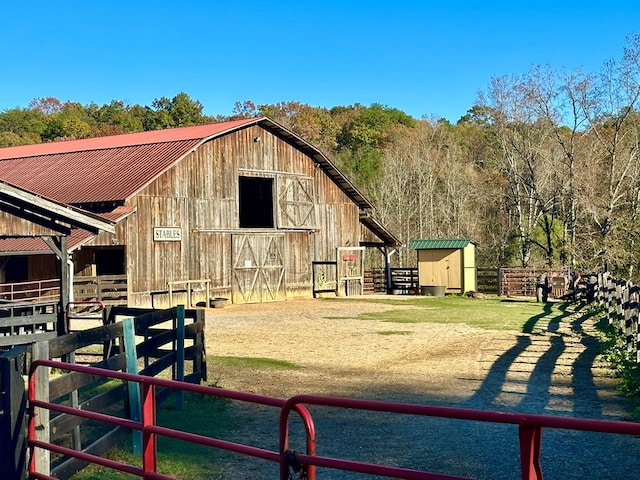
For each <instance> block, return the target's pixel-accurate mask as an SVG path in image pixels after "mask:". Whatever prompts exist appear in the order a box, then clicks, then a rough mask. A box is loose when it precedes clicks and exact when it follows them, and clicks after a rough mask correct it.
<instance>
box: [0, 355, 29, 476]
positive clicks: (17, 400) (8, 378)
mask: <svg viewBox="0 0 640 480" xmlns="http://www.w3.org/2000/svg"><path fill="white" fill-rule="evenodd" d="M26 355H27V347H25V346H21V347H16V348H13V349H11V350H9V351H8V352H7V353H5V354H3V355H0V445H2V448H0V478H2V479H5V480H22V479H23V478H25V473H26V458H27V437H26V416H25V411H26V408H27V398H26V394H25V388H24V387H25V386H24V380H23V379H22V373H23V371H24V367H25V361H26Z"/></svg>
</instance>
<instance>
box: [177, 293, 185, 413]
mask: <svg viewBox="0 0 640 480" xmlns="http://www.w3.org/2000/svg"><path fill="white" fill-rule="evenodd" d="M176 320H177V325H176V327H177V328H176V380H178V381H179V382H184V335H185V332H184V305H178V306H177V307H176ZM183 406H184V391H183V390H177V391H176V408H177V409H178V410H182V408H183Z"/></svg>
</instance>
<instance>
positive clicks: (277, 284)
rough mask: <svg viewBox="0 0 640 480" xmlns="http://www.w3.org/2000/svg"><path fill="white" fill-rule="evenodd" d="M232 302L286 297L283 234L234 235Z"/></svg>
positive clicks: (261, 300)
mask: <svg viewBox="0 0 640 480" xmlns="http://www.w3.org/2000/svg"><path fill="white" fill-rule="evenodd" d="M232 237H233V240H232V241H233V283H232V286H231V288H232V292H231V295H232V301H233V303H257V302H271V301H276V300H285V299H286V286H285V281H284V274H285V265H284V235H277V234H247V235H233V236H232Z"/></svg>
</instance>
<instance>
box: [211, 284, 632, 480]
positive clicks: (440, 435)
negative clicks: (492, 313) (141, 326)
mask: <svg viewBox="0 0 640 480" xmlns="http://www.w3.org/2000/svg"><path fill="white" fill-rule="evenodd" d="M373 298H375V297H372V296H366V297H350V298H348V299H339V300H323V299H310V298H309V299H295V300H290V301H286V302H277V303H267V304H259V305H255V304H254V305H227V306H226V307H224V308H222V309H210V310H208V311H207V327H206V346H207V356H208V359H209V361H208V371H209V383H210V384H216V385H218V386H220V387H222V388H228V389H234V390H241V391H248V392H253V393H258V394H263V395H270V396H277V397H282V398H287V397H290V396H293V395H296V394H300V393H307V394H320V395H331V396H347V397H354V398H363V399H377V400H389V401H402V402H408V403H419V404H431V405H447V406H457V407H468V408H479V409H488V410H498V411H515V412H526V413H539V414H550V415H562V416H572V417H585V418H605V419H621V418H625V417H626V416H627V415H628V413H629V405H628V403H627V402H626V401H625V399H623V398H621V397H619V396H618V395H617V393H616V381H615V379H613V378H612V376H611V372H610V371H609V370H608V369H607V368H606V365H605V364H604V363H603V362H602V360H601V359H600V356H599V347H598V342H597V340H596V338H595V332H594V328H593V325H592V323H591V321H590V320H589V319H588V318H587V316H586V315H584V313H583V312H581V311H579V310H578V311H575V312H572V313H571V312H570V313H571V314H570V315H566V316H563V318H555V319H549V318H546V319H545V320H544V322H543V323H541V324H540V323H539V324H537V325H536V329H535V330H534V333H532V334H523V333H518V332H502V331H488V330H482V329H477V328H472V327H470V326H468V325H465V324H453V325H452V324H437V323H416V324H410V323H407V324H404V323H403V324H400V323H389V322H384V321H378V320H362V319H358V318H357V316H358V315H359V314H361V313H365V312H379V311H386V310H390V309H398V308H414V307H412V306H410V305H406V306H402V305H401V306H397V305H385V304H381V303H372V302H370V300H371V299H373ZM386 298H388V297H386ZM402 298H407V297H402V296H395V297H394V299H402ZM541 310H542V308H541ZM218 357H259V358H268V359H274V360H278V361H285V362H290V363H292V364H294V365H295V366H296V367H297V368H295V369H290V370H282V369H274V368H238V367H231V366H228V365H227V363H225V362H224V361H219V360H217V358H218ZM312 413H313V412H312ZM245 415H247V417H246V419H245V420H246V421H245V422H244V423H245V424H246V425H245V426H246V428H247V431H246V432H244V433H241V432H239V433H238V435H239V436H240V437H242V435H245V438H246V436H247V435H248V436H249V437H250V438H251V440H252V441H255V442H262V441H263V437H264V442H266V443H267V444H270V445H273V443H269V442H272V440H267V437H269V435H273V434H274V431H273V427H274V426H275V425H274V420H273V417H272V416H269V415H266V416H265V415H263V412H258V411H255V412H249V411H246V412H245ZM316 415H318V417H317V418H316ZM263 417H264V420H263ZM314 419H315V420H316V427H317V428H318V430H320V427H323V428H325V429H327V430H328V431H329V433H327V434H326V435H328V437H329V438H327V437H326V436H325V437H323V436H322V434H321V433H319V454H321V455H324V454H326V455H336V456H346V457H347V458H357V459H360V460H366V461H376V462H378V461H383V462H387V463H389V464H392V465H401V466H406V467H408V468H429V469H433V471H438V472H441V473H446V474H449V475H461V476H467V477H472V478H487V479H502V478H505V479H507V478H519V474H518V463H517V453H518V450H517V429H516V430H514V428H515V427H511V426H495V425H487V424H478V423H473V424H471V425H469V422H466V424H464V425H463V424H461V423H460V421H453V422H452V421H450V420H449V421H447V422H446V423H445V421H444V420H437V419H436V420H424V419H417V420H416V419H415V418H411V419H408V418H406V416H405V417H398V416H395V417H391V418H388V417H380V416H379V415H377V416H375V415H374V414H371V413H361V412H357V411H349V413H345V412H337V413H336V412H328V411H322V410H321V411H320V412H319V413H317V414H315V413H314ZM252 431H253V433H252ZM256 431H257V432H260V433H256ZM570 433H571V435H569V437H570V439H571V441H572V442H578V443H577V444H575V445H580V444H582V443H585V442H586V443H587V444H590V445H591V446H595V445H597V446H598V448H597V449H595V451H594V449H593V448H591V449H584V448H578V447H576V446H575V445H574V446H573V447H567V445H566V442H567V440H566V436H565V437H562V436H560V435H557V434H556V433H555V432H553V431H552V432H551V434H550V435H549V436H548V438H547V437H545V441H544V442H543V456H545V452H546V457H545V458H546V459H547V460H546V462H547V465H546V466H545V464H544V463H543V468H545V478H546V479H552V478H562V479H567V478H576V479H577V478H617V479H621V478H634V477H635V475H636V474H637V468H638V465H640V459H638V457H637V456H636V457H635V458H634V457H633V456H632V457H631V458H629V457H628V456H625V457H624V458H623V459H620V460H617V461H615V462H611V461H610V460H611V458H615V455H620V451H621V450H620V449H621V448H624V449H626V448H634V449H635V451H636V452H637V451H639V450H638V447H640V443H639V442H640V440H638V439H635V438H627V437H625V438H620V437H616V438H615V441H611V440H610V439H609V438H608V437H607V438H603V437H602V436H601V435H602V434H592V433H589V434H584V435H586V438H583V437H582V436H581V435H582V434H580V436H579V435H577V434H576V433H575V432H570ZM320 439H322V440H323V442H322V443H320ZM619 441H620V442H622V445H621V444H619V443H618V442H619ZM627 442H630V443H631V445H628V444H627ZM321 445H322V448H321ZM572 445H573V444H572ZM418 446H419V447H420V451H419V452H418V451H417V447H418ZM265 448H268V446H265ZM567 448H570V451H571V454H567V453H566V450H567ZM574 448H576V449H577V450H579V451H573V449H574ZM603 448H605V450H609V449H612V451H611V453H610V456H609V457H608V458H607V457H606V453H604V452H603V450H602V449H603ZM322 449H325V451H324V452H323V451H322ZM603 455H605V456H603ZM611 455H613V457H612V456H611ZM228 468H229V469H228V471H227V473H226V474H224V475H223V476H221V477H217V478H225V479H226V478H229V479H236V478H277V470H276V473H274V472H273V471H272V470H271V469H269V468H266V467H264V466H263V467H260V466H254V465H250V464H249V463H246V462H245V461H244V460H238V461H236V462H234V463H232V464H230V466H229V467H228ZM612 468H613V470H611V469H612ZM634 471H635V472H636V473H633V472H634ZM350 475H352V474H348V473H340V472H336V471H328V472H327V471H325V472H324V476H322V475H321V472H319V474H318V478H331V479H334V478H339V479H347V478H365V477H362V476H355V474H353V475H354V476H350Z"/></svg>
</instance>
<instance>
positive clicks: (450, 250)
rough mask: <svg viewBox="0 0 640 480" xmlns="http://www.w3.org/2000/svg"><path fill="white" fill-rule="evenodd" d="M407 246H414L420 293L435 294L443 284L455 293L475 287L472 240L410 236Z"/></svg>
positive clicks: (446, 289)
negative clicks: (419, 238) (414, 237)
mask: <svg viewBox="0 0 640 480" xmlns="http://www.w3.org/2000/svg"><path fill="white" fill-rule="evenodd" d="M409 247H410V248H413V249H415V250H417V257H418V282H419V285H420V290H421V292H422V293H423V294H427V295H434V294H435V295H437V294H438V292H442V290H443V289H442V287H444V291H445V292H446V293H454V294H455V293H458V294H461V293H465V292H469V291H474V290H475V289H476V244H475V243H474V242H473V241H472V240H469V239H468V238H441V239H435V238H434V239H424V240H413V241H412V242H411V243H410V244H409ZM425 287H426V288H425ZM431 287H434V288H431ZM434 292H435V293H434Z"/></svg>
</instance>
